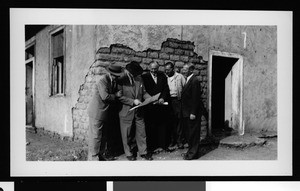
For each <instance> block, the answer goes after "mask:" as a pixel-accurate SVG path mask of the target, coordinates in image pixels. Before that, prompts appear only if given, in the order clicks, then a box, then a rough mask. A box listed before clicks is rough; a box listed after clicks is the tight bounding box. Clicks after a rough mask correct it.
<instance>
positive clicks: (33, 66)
mask: <svg viewBox="0 0 300 191" xmlns="http://www.w3.org/2000/svg"><path fill="white" fill-rule="evenodd" d="M30 62H32V127H33V128H35V57H32V58H29V59H27V60H26V61H25V71H26V65H27V64H28V63H30ZM25 83H26V79H25ZM25 87H26V85H25ZM26 117H27V116H26Z"/></svg>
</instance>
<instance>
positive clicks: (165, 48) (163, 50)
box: [161, 47, 174, 54]
mask: <svg viewBox="0 0 300 191" xmlns="http://www.w3.org/2000/svg"><path fill="white" fill-rule="evenodd" d="M161 52H164V53H168V54H170V53H174V48H169V47H164V48H162V49H161Z"/></svg>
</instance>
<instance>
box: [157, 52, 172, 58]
mask: <svg viewBox="0 0 300 191" xmlns="http://www.w3.org/2000/svg"><path fill="white" fill-rule="evenodd" d="M159 58H161V59H170V56H169V55H168V54H166V53H164V52H163V53H159Z"/></svg>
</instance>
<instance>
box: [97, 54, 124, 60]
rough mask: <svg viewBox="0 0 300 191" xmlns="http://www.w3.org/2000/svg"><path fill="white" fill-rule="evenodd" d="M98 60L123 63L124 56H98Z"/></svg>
mask: <svg viewBox="0 0 300 191" xmlns="http://www.w3.org/2000/svg"><path fill="white" fill-rule="evenodd" d="M96 58H97V60H110V61H122V60H123V56H121V55H116V54H97V55H96Z"/></svg>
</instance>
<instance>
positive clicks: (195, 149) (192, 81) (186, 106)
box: [181, 63, 207, 160]
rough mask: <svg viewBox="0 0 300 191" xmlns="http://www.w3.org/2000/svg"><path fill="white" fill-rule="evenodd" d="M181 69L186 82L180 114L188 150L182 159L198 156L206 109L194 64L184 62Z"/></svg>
mask: <svg viewBox="0 0 300 191" xmlns="http://www.w3.org/2000/svg"><path fill="white" fill-rule="evenodd" d="M182 69H183V71H184V72H186V73H187V80H186V84H185V86H184V87H183V89H182V94H181V102H182V116H183V123H184V128H185V130H186V132H187V141H188V145H189V148H188V151H187V153H185V154H184V156H183V159H184V160H193V159H197V158H199V146H200V130H201V117H202V115H203V114H204V115H205V117H206V118H207V115H206V110H205V108H204V105H203V103H202V101H201V94H202V90H201V86H200V82H199V80H198V78H197V77H196V76H195V75H194V73H193V71H194V69H195V66H194V65H193V64H192V63H188V64H185V65H184V66H183V68H182Z"/></svg>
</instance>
